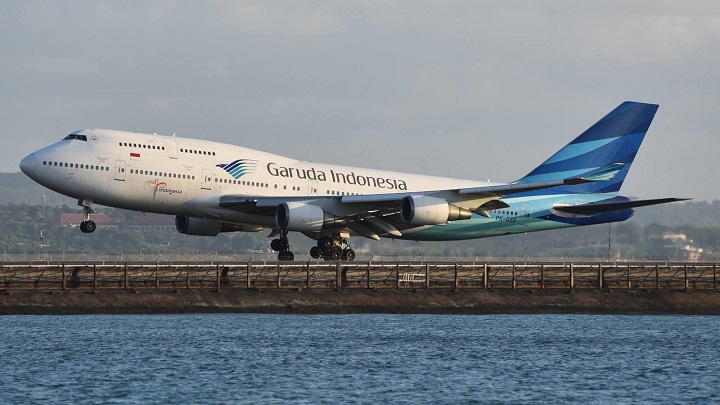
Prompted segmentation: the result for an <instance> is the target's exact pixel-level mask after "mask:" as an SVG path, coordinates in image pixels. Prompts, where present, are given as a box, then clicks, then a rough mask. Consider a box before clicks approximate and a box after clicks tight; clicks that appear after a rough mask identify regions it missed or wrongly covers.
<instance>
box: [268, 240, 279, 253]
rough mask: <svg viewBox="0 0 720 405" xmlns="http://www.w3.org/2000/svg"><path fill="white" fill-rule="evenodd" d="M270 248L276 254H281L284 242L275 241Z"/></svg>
mask: <svg viewBox="0 0 720 405" xmlns="http://www.w3.org/2000/svg"><path fill="white" fill-rule="evenodd" d="M270 248H271V249H272V250H274V251H276V252H279V251H280V250H281V249H282V242H281V241H280V239H273V240H272V242H270Z"/></svg>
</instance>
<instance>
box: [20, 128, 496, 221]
mask: <svg viewBox="0 0 720 405" xmlns="http://www.w3.org/2000/svg"><path fill="white" fill-rule="evenodd" d="M74 134H75V135H76V136H77V137H76V138H74V139H64V140H62V141H60V142H58V143H56V144H54V145H51V146H48V147H46V148H43V149H41V150H39V151H37V152H35V153H33V154H32V155H30V156H28V157H27V158H25V159H24V160H23V163H22V164H21V167H23V171H24V172H25V173H27V174H28V175H29V176H30V177H31V178H33V179H34V180H36V181H37V182H39V183H40V184H42V185H44V186H46V187H48V188H50V189H52V190H54V191H57V192H58V193H61V194H64V195H67V196H70V197H73V198H75V199H78V200H84V201H87V202H92V203H96V204H101V205H106V206H112V207H118V208H124V209H130V210H136V211H143V212H155V213H161V214H170V215H187V216H195V217H201V218H209V219H215V220H222V221H228V222H237V223H246V224H255V225H260V226H267V227H271V226H274V225H275V224H274V219H273V218H272V217H268V216H266V215H265V216H258V215H252V214H247V213H242V212H236V211H232V210H227V209H222V208H220V207H218V204H217V202H218V200H219V198H220V196H226V195H239V196H248V197H253V196H257V197H261V196H262V197H303V196H313V197H315V196H316V197H335V196H344V195H372V194H387V193H408V192H419V191H424V190H439V189H453V188H463V187H477V186H478V185H489V184H490V183H486V182H478V181H469V180H458V179H450V178H441V177H433V176H424V175H417V174H408V173H399V172H390V171H382V170H373V169H363V168H355V167H348V166H339V165H329V164H321V163H313V162H306V161H299V160H294V159H290V158H287V157H283V156H279V155H274V154H270V153H265V152H261V151H257V150H253V149H248V148H243V147H240V146H234V145H228V144H223V143H218V142H210V141H203V140H197V139H188V138H179V137H173V136H161V135H156V134H144V133H134V132H123V131H113V130H80V131H76V132H75V133H74ZM238 160H243V162H242V164H241V166H243V167H242V168H241V169H242V170H240V171H239V172H238V171H237V170H236V172H235V173H234V175H233V174H231V173H230V172H228V171H226V170H224V169H223V168H221V167H219V165H227V164H230V163H232V162H236V161H238ZM31 161H32V162H31ZM30 166H32V167H30Z"/></svg>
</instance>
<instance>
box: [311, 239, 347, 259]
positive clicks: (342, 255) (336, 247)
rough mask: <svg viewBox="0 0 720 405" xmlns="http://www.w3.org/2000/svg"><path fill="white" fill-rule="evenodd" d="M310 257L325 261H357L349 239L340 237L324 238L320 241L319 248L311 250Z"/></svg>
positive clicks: (315, 247)
mask: <svg viewBox="0 0 720 405" xmlns="http://www.w3.org/2000/svg"><path fill="white" fill-rule="evenodd" d="M310 256H311V257H312V258H313V259H319V258H321V257H322V258H323V259H324V260H344V261H348V262H349V261H353V260H355V251H354V250H352V249H351V248H350V243H349V242H348V240H347V239H345V238H342V237H340V235H337V234H335V235H333V236H323V237H321V238H320V239H318V242H317V246H314V247H313V248H312V249H310Z"/></svg>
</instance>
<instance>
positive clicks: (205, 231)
mask: <svg viewBox="0 0 720 405" xmlns="http://www.w3.org/2000/svg"><path fill="white" fill-rule="evenodd" d="M175 229H177V231H178V232H180V233H182V234H185V235H196V236H217V235H218V234H219V233H221V232H260V231H262V230H263V227H262V226H255V225H243V224H231V223H228V222H220V221H213V220H211V219H202V218H193V217H183V216H176V217H175Z"/></svg>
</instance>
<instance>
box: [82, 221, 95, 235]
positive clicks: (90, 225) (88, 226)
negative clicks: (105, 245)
mask: <svg viewBox="0 0 720 405" xmlns="http://www.w3.org/2000/svg"><path fill="white" fill-rule="evenodd" d="M83 223H84V224H85V233H93V232H95V229H97V225H95V221H91V220H87V221H85V222H83ZM80 226H81V227H82V225H80ZM80 230H82V228H81V229H80Z"/></svg>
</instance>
